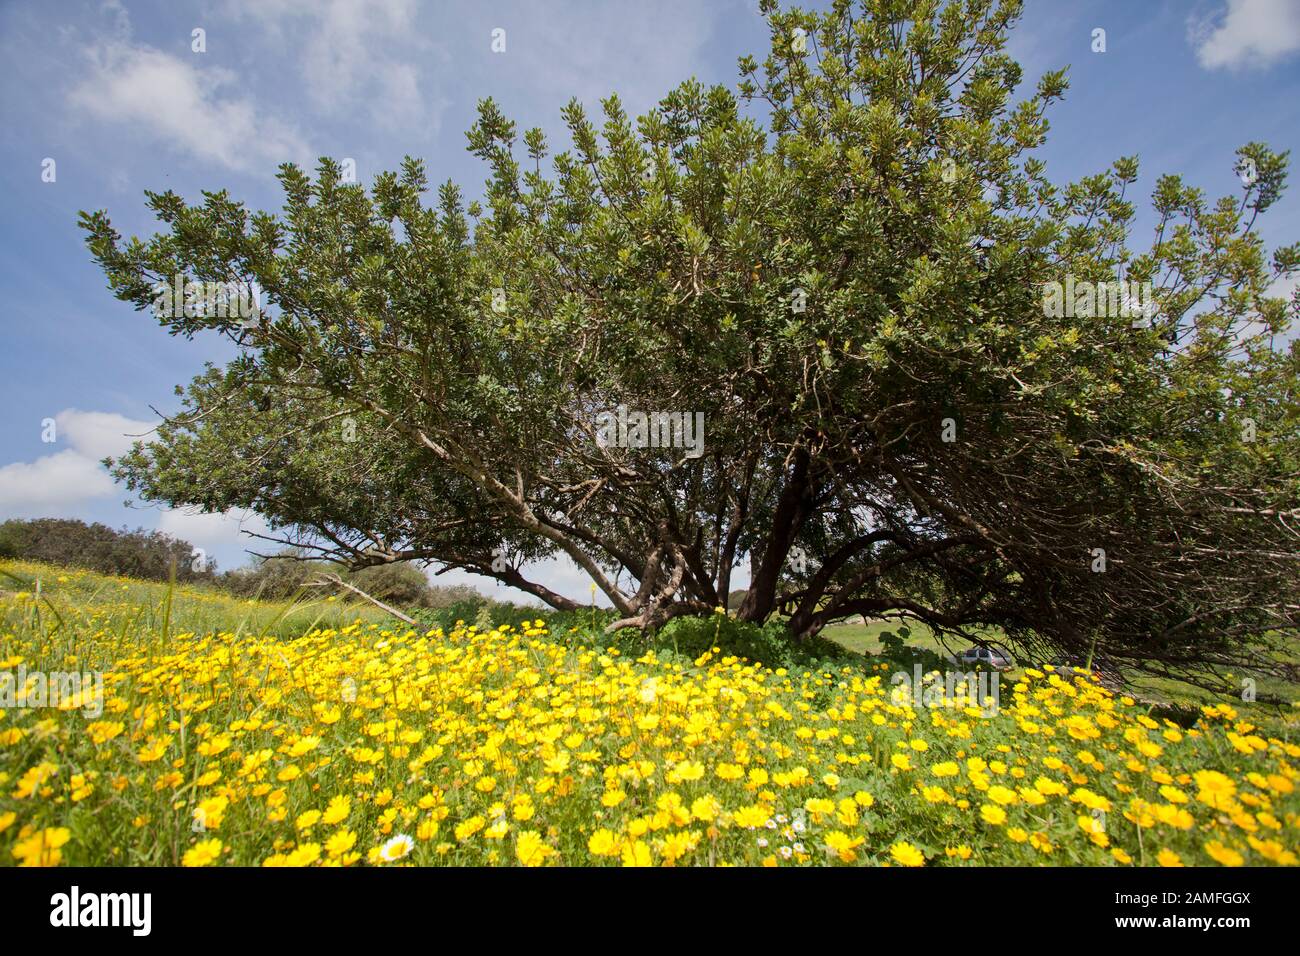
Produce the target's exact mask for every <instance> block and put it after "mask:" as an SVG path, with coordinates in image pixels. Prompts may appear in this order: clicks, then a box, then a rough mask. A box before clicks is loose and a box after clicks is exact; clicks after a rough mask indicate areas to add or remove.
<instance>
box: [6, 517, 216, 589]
mask: <svg viewBox="0 0 1300 956" xmlns="http://www.w3.org/2000/svg"><path fill="white" fill-rule="evenodd" d="M199 557H200V555H199V553H198V552H197V551H196V550H195V548H194V546H193V545H191V544H190V543H189V542H188V541H181V540H180V539H179V538H175V537H173V536H171V535H169V534H165V533H163V532H161V531H146V530H144V529H143V528H137V529H136V530H134V531H131V530H128V529H127V528H121V529H117V530H115V529H113V528H110V527H109V526H108V525H106V524H100V523H98V522H95V523H94V524H86V522H84V521H78V520H76V519H75V518H34V519H30V520H23V519H17V518H15V519H11V520H9V521H5V522H4V523H3V524H0V558H21V559H23V560H26V561H44V562H47V563H49V564H62V565H68V566H71V567H78V568H86V569H88V570H91V571H99V572H100V573H102V574H122V575H126V576H128V577H133V578H143V579H145V580H149V581H166V580H168V578H169V577H170V575H171V568H172V565H173V564H175V566H176V580H178V581H184V582H187V583H188V582H195V581H213V580H215V578H216V577H217V574H216V564H215V563H214V562H212V561H207V560H204V561H197V560H196V559H197V558H199Z"/></svg>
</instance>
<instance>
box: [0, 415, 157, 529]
mask: <svg viewBox="0 0 1300 956" xmlns="http://www.w3.org/2000/svg"><path fill="white" fill-rule="evenodd" d="M152 427H153V426H152V425H151V424H150V423H149V422H142V421H138V420H137V419H134V418H127V417H126V416H125V415H118V414H116V413H113V412H83V411H80V410H78V409H75V408H65V409H64V410H63V411H61V412H59V413H58V414H57V415H55V416H54V431H53V437H54V439H55V441H56V443H57V444H59V445H65V444H66V445H69V446H71V447H67V448H63V449H62V450H61V451H57V452H54V453H52V454H49V455H42V456H41V457H40V458H38V459H36V460H35V461H33V462H22V461H20V462H14V463H13V464H9V465H5V466H4V467H3V468H0V509H3V510H4V511H5V512H7V513H10V514H14V515H21V516H24V517H27V516H34V515H53V514H58V515H66V514H68V513H69V510H70V509H75V507H76V506H77V505H78V504H80V503H82V502H87V501H93V500H95V499H98V498H107V497H109V496H111V495H113V494H114V493H115V492H116V491H117V490H118V489H117V486H116V485H115V484H114V483H113V479H112V478H111V477H109V474H108V471H107V469H105V468H104V466H103V465H101V464H100V460H101V459H103V458H105V457H107V456H109V455H120V454H122V452H124V451H126V450H127V449H129V448H130V447H131V445H132V443H133V442H135V441H136V440H137V438H136V437H133V436H139V435H141V434H143V433H145V432H148V431H149V430H150V429H151V428H152Z"/></svg>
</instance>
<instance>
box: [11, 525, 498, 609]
mask: <svg viewBox="0 0 1300 956" xmlns="http://www.w3.org/2000/svg"><path fill="white" fill-rule="evenodd" d="M200 557H203V560H201V561H200V560H198V559H199V558H200ZM3 558H11V559H19V560H24V561H41V562H44V563H47V564H57V565H64V566H67V567H75V568H85V569H87V570H90V571H98V572H100V573H101V574H120V575H124V576H126V577H132V578H140V579H143V580H147V581H167V580H170V578H171V575H172V573H173V572H172V566H173V564H174V565H175V575H176V580H177V581H180V582H182V583H187V584H194V583H207V584H213V585H215V586H217V587H219V588H222V589H223V590H226V591H230V592H231V593H233V594H237V595H239V596H240V597H250V598H251V597H257V598H263V599H267V600H281V599H285V598H289V597H292V596H293V595H294V594H295V593H297V592H298V591H299V590H300V589H301V588H303V587H305V586H307V585H308V584H309V583H310V582H311V581H313V580H315V579H316V578H317V577H318V575H319V572H321V571H329V572H332V573H335V574H340V575H341V576H342V577H343V578H344V579H345V580H347V581H348V583H350V584H352V585H354V586H355V587H358V588H360V589H361V590H363V591H365V592H366V593H367V594H370V595H371V596H373V597H376V598H378V599H380V600H381V601H385V602H387V603H389V604H393V605H397V606H400V607H407V608H430V609H438V608H450V607H452V606H455V605H464V606H467V607H477V605H479V604H482V603H485V601H486V599H485V598H484V597H483V596H482V595H481V594H479V593H478V592H477V591H475V590H474V589H473V588H471V587H468V586H467V585H432V584H430V583H429V579H428V578H427V577H426V576H425V574H424V572H423V571H421V570H420V569H419V568H417V567H416V566H415V565H413V564H410V563H405V562H404V563H395V564H383V565H374V566H371V567H367V568H362V569H360V570H358V571H354V572H348V571H345V570H341V569H340V568H339V566H338V565H336V564H332V563H330V562H326V561H309V560H303V559H302V556H301V555H300V554H298V553H296V552H293V551H287V552H283V553H281V554H278V555H272V556H270V557H258V558H255V559H254V561H253V563H252V564H251V565H249V566H248V567H243V568H236V569H234V570H230V571H226V572H224V573H220V574H219V573H217V565H216V562H215V561H213V560H211V559H210V558H207V557H206V556H202V555H200V552H199V550H198V549H197V548H195V547H194V546H193V545H192V544H190V543H189V542H188V541H182V540H181V539H179V538H176V537H173V536H172V535H169V534H166V533H164V532H161V531H146V530H145V529H143V528H137V529H135V530H134V531H132V530H129V529H127V528H120V529H114V528H110V527H109V526H108V525H105V524H100V523H98V522H96V523H93V524H87V523H86V522H84V521H78V520H77V519H75V518H33V519H21V518H14V519H10V520H8V521H5V522H3V523H0V559H3Z"/></svg>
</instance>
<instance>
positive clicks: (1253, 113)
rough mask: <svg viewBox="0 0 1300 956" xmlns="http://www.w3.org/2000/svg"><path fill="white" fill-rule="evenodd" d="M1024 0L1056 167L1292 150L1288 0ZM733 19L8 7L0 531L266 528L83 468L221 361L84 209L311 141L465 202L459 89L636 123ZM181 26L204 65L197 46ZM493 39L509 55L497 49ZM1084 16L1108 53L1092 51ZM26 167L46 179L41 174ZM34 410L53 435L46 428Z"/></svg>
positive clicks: (231, 169)
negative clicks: (134, 285)
mask: <svg viewBox="0 0 1300 956" xmlns="http://www.w3.org/2000/svg"><path fill="white" fill-rule="evenodd" d="M1026 6H1027V10H1026V14H1025V16H1024V18H1023V20H1022V22H1021V24H1020V26H1019V27H1018V28H1017V30H1016V31H1015V33H1014V35H1013V40H1012V44H1011V52H1012V54H1013V55H1015V56H1016V57H1017V59H1019V60H1020V62H1021V64H1022V65H1023V66H1024V67H1025V71H1026V75H1027V80H1028V82H1029V83H1032V81H1033V80H1034V79H1036V78H1037V76H1038V75H1039V74H1040V73H1042V72H1043V71H1044V70H1047V69H1054V68H1058V67H1062V66H1066V67H1068V68H1069V73H1068V75H1069V78H1070V83H1071V89H1070V92H1069V94H1068V95H1067V97H1066V100H1065V102H1064V103H1063V104H1060V105H1058V106H1057V107H1056V108H1055V109H1054V111H1053V112H1052V113H1051V120H1052V132H1051V134H1050V137H1049V144H1048V146H1047V147H1046V148H1045V149H1044V150H1043V151H1042V156H1043V158H1044V159H1045V160H1046V161H1047V163H1048V169H1049V173H1050V174H1051V176H1052V178H1053V179H1054V180H1056V181H1057V182H1065V181H1068V180H1073V179H1076V178H1078V177H1080V176H1083V175H1087V174H1090V173H1094V172H1098V171H1101V170H1104V169H1105V168H1106V167H1107V166H1108V165H1109V164H1110V162H1111V161H1113V160H1114V159H1115V158H1117V157H1119V156H1123V155H1131V154H1137V155H1138V156H1139V157H1140V159H1141V162H1142V177H1141V179H1140V180H1139V182H1138V184H1137V187H1136V188H1137V193H1136V195H1137V196H1138V197H1145V196H1148V195H1149V193H1150V190H1151V187H1152V185H1153V183H1154V182H1155V178H1156V176H1157V175H1159V174H1161V173H1166V172H1176V173H1180V174H1182V175H1183V176H1184V177H1185V178H1186V179H1187V181H1189V182H1191V183H1192V184H1194V185H1197V186H1200V187H1202V188H1204V189H1205V190H1206V191H1207V192H1208V193H1209V194H1211V195H1220V194H1223V193H1228V192H1234V191H1235V190H1236V189H1238V188H1239V184H1238V182H1237V181H1236V178H1235V176H1234V173H1233V162H1234V150H1235V149H1236V147H1238V146H1239V145H1242V144H1244V143H1246V142H1248V141H1251V140H1262V141H1264V142H1266V143H1268V144H1269V145H1270V146H1272V147H1273V148H1274V149H1291V150H1292V151H1293V153H1294V154H1295V156H1294V157H1293V159H1294V158H1297V157H1300V149H1298V148H1297V147H1298V146H1300V132H1298V130H1300V0H1113V2H1108V0H1027V4H1026ZM756 11H757V2H756V0H607V2H600V3H598V2H594V0H592V2H568V0H566V2H555V0H532V2H526V0H525V2H503V0H493V2H459V0H457V2H442V0H438V2H433V0H429V2H423V3H419V2H415V0H357V2H346V0H213V2H200V3H193V4H191V3H171V2H158V3H133V2H125V0H123V2H118V0H110V2H91V0H86V2H76V0H74V2H68V3H60V4H58V5H53V4H50V3H48V2H47V0H17V2H10V3H7V4H5V5H4V6H3V7H2V8H0V78H2V82H0V118H2V119H3V128H4V131H5V132H4V136H3V139H2V140H0V243H2V244H3V249H4V255H3V257H0V289H2V290H3V292H4V295H5V299H6V306H7V307H6V309H5V310H4V313H3V315H4V319H3V322H4V338H3V348H0V389H3V392H2V393H0V396H2V397H3V401H2V402H0V518H5V517H13V516H22V517H31V516H42V515H56V516H67V517H78V518H83V519H85V520H97V521H104V522H106V523H109V524H112V525H115V526H116V525H121V524H129V525H131V526H133V527H134V526H137V525H138V526H143V527H146V528H155V527H160V528H163V529H164V530H167V531H170V532H172V533H175V534H177V535H179V536H181V537H183V538H185V539H186V540H189V541H191V542H193V543H194V544H196V545H198V546H200V547H202V548H204V549H205V551H206V552H207V553H208V555H209V556H211V557H214V558H215V559H216V560H217V561H218V562H219V564H220V565H221V566H222V567H233V566H236V565H238V564H241V563H243V562H244V560H245V559H246V555H245V553H244V549H245V548H247V547H249V546H252V543H251V542H250V541H249V540H248V539H247V538H242V537H241V535H240V527H241V520H240V519H241V517H242V518H243V527H245V528H253V529H260V528H261V525H260V522H259V521H258V519H257V518H256V517H255V516H251V517H250V516H234V515H231V516H219V515H192V514H187V513H185V512H180V511H169V510H166V509H158V508H154V507H146V508H139V507H137V508H135V509H130V510H128V509H127V508H125V507H124V506H123V502H124V500H125V499H126V498H127V497H128V496H127V493H126V491H125V489H123V488H121V487H119V486H116V485H115V484H114V483H113V481H112V480H111V478H109V476H108V475H107V473H106V472H105V471H104V470H103V468H102V467H101V466H99V464H98V459H100V458H102V457H103V456H104V455H106V454H111V453H115V452H117V451H120V450H121V449H122V448H123V447H124V446H125V445H129V443H130V438H129V437H126V436H129V435H133V434H141V433H143V432H145V431H147V430H148V428H149V427H151V423H152V422H154V421H156V420H157V419H156V415H155V413H154V411H153V409H155V408H156V409H158V410H159V411H162V412H168V411H172V410H174V409H175V408H176V402H177V400H176V398H175V396H174V394H173V387H174V386H175V385H177V384H180V383H185V382H188V380H189V379H190V378H191V377H192V376H193V375H194V374H195V373H196V372H198V371H199V369H200V368H201V366H202V363H203V362H204V361H209V360H211V361H220V360H222V359H224V358H226V357H228V353H227V351H226V350H225V349H224V348H223V347H222V346H221V344H220V343H219V342H217V341H215V340H196V341H193V342H186V341H182V340H176V339H172V338H169V337H168V336H167V335H165V334H164V333H163V332H162V331H161V330H160V329H159V328H158V327H157V326H156V325H154V324H153V323H152V322H151V321H150V319H149V318H148V317H147V316H144V315H140V314H137V313H136V312H134V311H133V310H132V309H131V308H130V307H129V306H127V305H126V304H124V303H120V302H118V301H116V300H115V299H113V298H112V297H111V295H110V294H109V293H108V292H107V291H106V289H105V282H104V279H103V277H102V275H101V274H100V273H99V272H98V271H97V269H96V267H95V266H94V264H93V263H92V262H91V261H90V258H89V256H88V255H87V253H86V251H85V248H84V246H83V244H82V237H81V233H80V230H78V229H77V228H76V221H77V213H78V211H79V210H81V209H86V210H92V209H100V208H106V209H108V210H109V213H110V215H111V216H112V218H113V220H114V224H115V226H116V227H117V229H118V231H119V232H122V233H123V234H125V235H131V234H147V233H149V232H152V231H153V224H152V222H151V221H150V220H149V218H148V217H147V216H146V214H145V207H144V202H143V194H142V191H143V190H145V189H154V190H163V189H174V190H176V191H177V192H179V193H180V194H181V195H183V196H185V197H186V198H189V199H191V200H193V199H197V198H198V195H199V191H200V190H201V189H220V188H228V189H230V190H231V192H232V194H234V195H235V196H237V197H239V198H242V199H244V200H245V201H246V202H247V203H248V204H249V205H250V206H251V207H253V208H276V207H278V205H279V193H278V189H277V184H276V182H275V180H274V173H275V168H276V165H277V164H278V163H280V162H282V161H284V160H286V159H288V160H294V161H297V162H301V163H305V164H307V165H309V166H310V165H311V164H312V163H313V161H314V159H315V157H317V156H320V155H324V154H328V155H331V156H334V157H336V158H343V157H351V158H353V159H354V160H355V161H356V164H357V173H358V178H359V179H360V180H362V181H363V182H368V181H370V179H371V178H372V177H373V176H374V174H375V173H376V172H378V171H381V170H384V169H393V168H396V167H397V165H398V163H399V162H400V160H401V158H402V157H403V156H404V155H406V154H412V155H416V156H420V157H423V158H424V159H425V160H426V162H427V165H428V169H429V172H430V175H431V177H432V178H433V179H434V180H435V181H442V180H445V179H447V178H452V179H454V180H455V181H456V182H458V183H459V184H460V185H461V186H462V188H463V189H464V190H465V191H466V193H467V194H468V195H470V196H473V195H476V194H478V193H479V191H480V190H481V184H482V181H483V179H484V177H485V170H484V169H483V168H482V166H481V165H480V164H479V163H478V161H477V160H476V159H474V158H473V157H472V156H470V155H469V154H468V153H467V151H466V148H465V143H466V141H465V135H464V133H465V130H466V129H467V128H468V127H469V125H470V123H471V122H472V121H473V118H474V109H475V103H476V102H477V100H478V99H479V98H481V97H484V96H488V95H491V96H493V97H495V98H496V99H497V100H498V102H500V103H501V105H502V107H503V109H504V111H505V112H506V114H507V115H508V116H511V117H512V118H514V119H515V120H517V121H518V123H519V125H520V128H521V129H524V128H527V127H530V126H534V125H538V126H541V127H542V128H543V129H544V130H546V131H547V132H548V133H549V134H551V139H552V142H553V143H557V142H559V140H560V134H561V133H562V132H563V126H562V124H561V122H560V117H559V111H560V108H561V106H563V104H564V103H565V102H566V101H567V100H568V99H569V98H570V97H571V96H577V97H578V98H579V99H581V100H582V101H584V102H585V103H586V104H588V105H589V107H590V108H591V109H592V110H596V109H597V108H598V104H597V100H598V98H599V97H602V96H605V95H607V94H608V93H609V92H611V91H617V92H618V93H619V95H620V96H621V97H622V99H623V102H624V104H625V106H626V107H627V108H628V109H629V111H630V112H632V113H633V114H637V113H640V112H644V111H645V110H646V109H647V108H648V107H650V106H651V105H653V103H654V102H656V101H657V100H658V99H659V97H661V96H662V95H663V94H664V93H666V92H667V91H668V90H669V89H671V88H672V87H673V86H674V85H676V84H677V83H678V82H680V81H681V80H683V79H685V78H687V77H688V76H691V75H694V76H696V77H698V78H699V79H700V80H701V81H702V82H705V83H726V84H728V85H734V82H735V79H736V69H735V64H736V58H737V57H738V56H739V55H741V54H743V53H749V52H752V53H756V54H760V55H761V54H763V53H765V52H766V49H767V42H768V41H767V32H766V26H765V24H764V22H763V20H762V19H761V18H760V17H759V16H758V14H757V12H756ZM196 28H197V29H202V30H203V31H205V35H204V40H205V42H206V51H205V52H195V51H194V50H193V49H192V47H193V42H194V41H193V31H194V30H195V29H196ZM498 28H499V29H502V30H504V31H505V50H504V52H494V51H493V49H492V41H493V31H494V30H496V29H498ZM1098 28H1100V29H1103V30H1105V44H1106V50H1105V52H1104V53H1096V52H1093V50H1092V46H1093V31H1094V30H1096V29H1098ZM47 159H53V160H54V163H55V165H54V174H55V176H54V181H52V182H46V181H43V178H42V170H43V163H44V161H45V160H47ZM1298 212H1300V190H1298V189H1297V188H1296V187H1294V186H1293V187H1292V188H1291V189H1290V190H1289V191H1288V192H1287V193H1286V194H1285V195H1284V197H1283V199H1282V200H1281V201H1280V202H1279V203H1278V204H1277V205H1275V206H1274V207H1273V209H1271V210H1270V211H1269V213H1268V214H1267V216H1266V217H1265V219H1264V220H1263V221H1262V223H1261V225H1260V231H1261V234H1262V235H1263V237H1264V239H1265V241H1266V243H1267V244H1268V245H1269V247H1270V248H1272V247H1274V246H1277V245H1282V244H1286V243H1290V242H1294V241H1296V240H1297V238H1300V229H1298V228H1296V223H1297V221H1300V216H1298V215H1297V213H1298ZM1143 234H1144V233H1139V235H1143ZM1135 245H1139V243H1135ZM47 419H53V420H54V421H55V426H56V427H55V430H54V431H55V435H56V439H57V440H56V441H54V442H53V443H48V442H44V441H42V434H43V432H45V433H47V434H48V429H46V428H45V427H44V423H45V421H46V420H47ZM537 576H538V577H539V578H540V579H541V580H543V582H544V583H548V584H549V585H550V586H552V587H555V588H557V589H559V590H561V591H564V592H566V593H568V594H570V595H572V596H574V597H579V598H585V597H586V594H587V582H586V580H585V578H584V577H583V576H582V574H581V573H580V572H578V571H577V569H576V568H573V567H571V566H566V565H564V564H561V563H559V562H556V563H554V564H552V565H548V566H547V567H545V568H542V569H540V570H539V571H538V574H537ZM448 579H454V580H471V583H479V584H482V579H469V578H467V577H456V578H453V577H452V576H450V575H449V576H446V577H444V578H443V580H448ZM742 579H743V578H742ZM484 590H487V591H492V590H493V588H492V586H491V584H490V583H489V584H487V585H486V586H485V587H484ZM498 593H500V591H499V589H498Z"/></svg>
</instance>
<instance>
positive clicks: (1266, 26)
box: [1188, 0, 1300, 70]
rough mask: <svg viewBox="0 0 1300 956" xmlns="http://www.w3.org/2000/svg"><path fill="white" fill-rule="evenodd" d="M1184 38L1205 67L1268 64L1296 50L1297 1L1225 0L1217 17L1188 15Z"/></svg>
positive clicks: (1299, 34) (1299, 29) (1299, 38)
mask: <svg viewBox="0 0 1300 956" xmlns="http://www.w3.org/2000/svg"><path fill="white" fill-rule="evenodd" d="M1188 38H1189V40H1190V41H1191V44H1192V46H1193V48H1195V50H1196V59H1197V60H1198V61H1199V62H1200V64H1201V66H1203V67H1205V68H1206V69H1207V70H1214V69H1220V68H1222V67H1228V68H1230V69H1238V68H1241V67H1250V66H1255V67H1265V66H1269V65H1270V64H1272V63H1275V62H1277V61H1278V60H1281V59H1283V58H1284V57H1286V56H1288V55H1290V54H1292V53H1295V52H1297V51H1300V3H1297V2H1296V0H1228V3H1227V9H1226V11H1222V10H1221V11H1220V13H1219V16H1217V17H1215V16H1211V17H1200V18H1198V17H1195V16H1193V17H1191V18H1189V20H1188Z"/></svg>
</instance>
